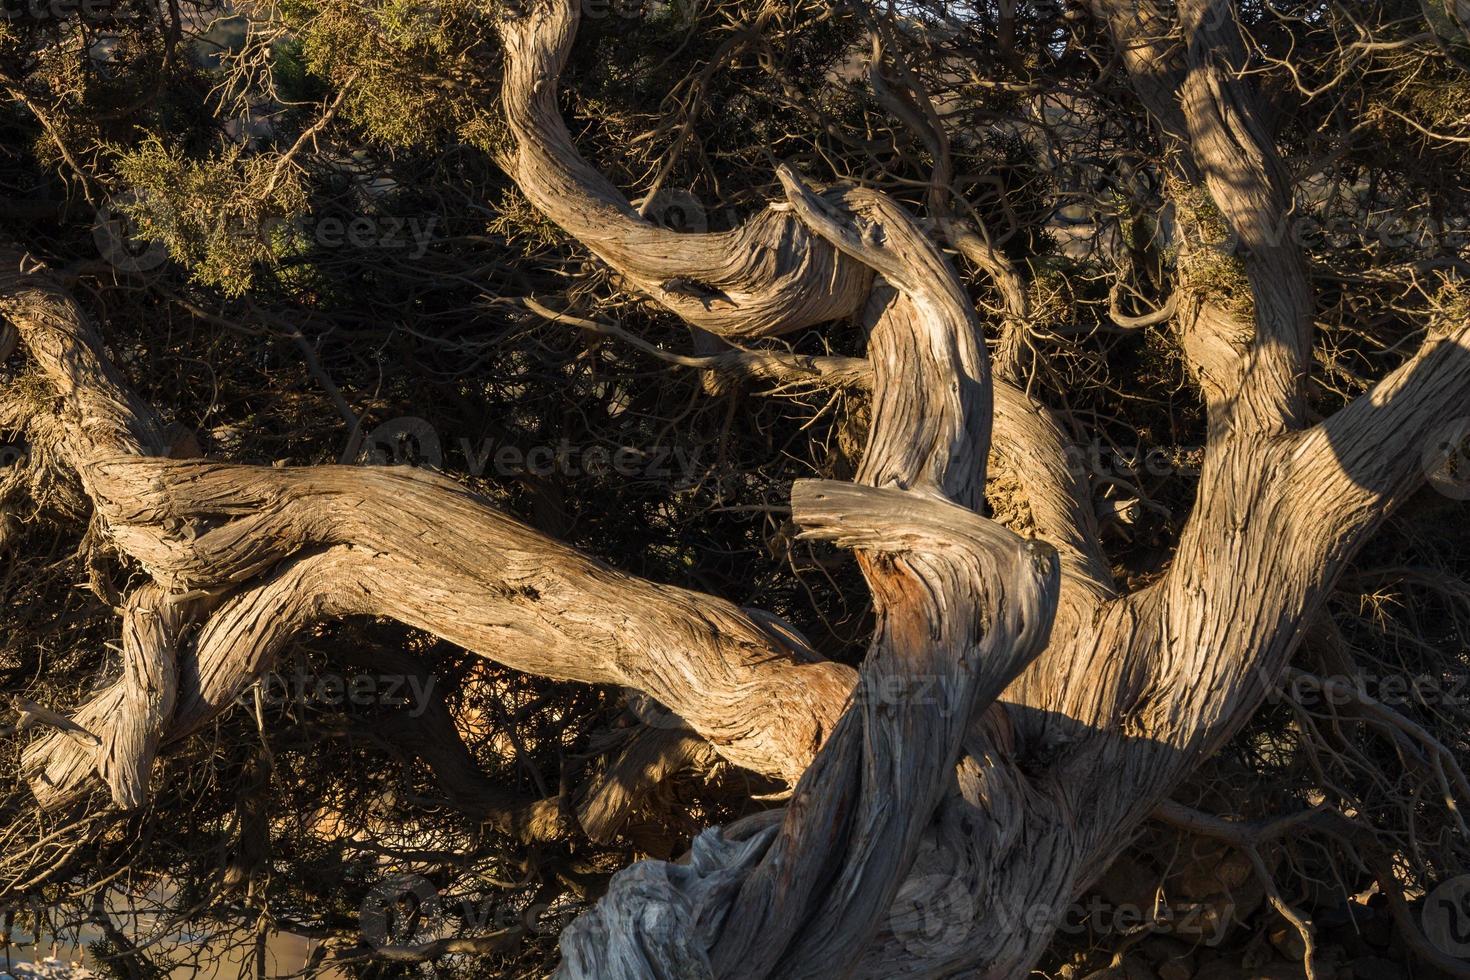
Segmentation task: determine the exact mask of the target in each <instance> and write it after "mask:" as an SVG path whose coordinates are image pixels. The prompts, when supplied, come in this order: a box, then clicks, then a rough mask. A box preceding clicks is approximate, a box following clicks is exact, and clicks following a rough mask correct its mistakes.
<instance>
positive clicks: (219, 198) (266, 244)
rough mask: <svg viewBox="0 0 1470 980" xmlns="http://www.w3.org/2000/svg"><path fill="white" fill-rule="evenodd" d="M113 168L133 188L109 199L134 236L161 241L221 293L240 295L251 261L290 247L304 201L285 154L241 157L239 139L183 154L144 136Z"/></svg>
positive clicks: (263, 260)
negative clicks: (195, 154)
mask: <svg viewBox="0 0 1470 980" xmlns="http://www.w3.org/2000/svg"><path fill="white" fill-rule="evenodd" d="M117 169H118V174H119V176H120V177H121V178H122V179H123V180H124V181H126V182H127V184H128V185H129V186H130V187H131V188H132V189H133V193H132V194H131V195H127V196H124V197H121V198H119V199H117V201H116V202H115V203H116V204H117V206H118V208H119V209H120V210H122V211H124V212H125V213H126V214H127V215H128V216H129V217H130V218H132V220H133V221H134V222H136V225H137V229H138V237H140V238H142V239H145V240H148V241H155V242H161V243H163V244H164V245H165V246H167V247H168V251H169V254H170V255H171V256H172V257H173V258H174V259H175V260H177V261H178V262H181V263H183V264H184V265H185V266H186V267H188V268H189V270H190V272H191V274H192V276H193V278H194V280H195V281H196V282H198V283H200V284H202V285H207V286H213V287H216V288H218V289H219V290H220V291H221V292H222V293H224V294H225V295H226V296H239V295H242V294H243V293H244V292H245V291H246V290H248V289H249V288H250V286H251V284H252V283H253V282H254V277H255V270H256V267H257V266H258V265H260V264H262V263H269V262H271V261H273V260H274V259H275V258H276V257H277V256H278V255H279V254H280V252H281V251H282V249H284V248H286V247H289V245H290V240H289V239H290V231H289V228H290V222H291V221H292V220H293V219H295V218H297V217H299V216H300V215H301V213H302V210H303V207H304V205H305V196H304V194H303V192H302V189H301V184H300V182H299V180H298V179H297V177H296V176H295V174H294V173H293V172H292V167H291V164H290V162H289V161H285V160H284V159H283V158H282V157H279V156H274V155H258V156H248V157H247V156H245V155H244V150H243V147H241V146H239V145H238V144H237V145H231V146H226V147H224V148H223V149H221V150H220V151H219V152H218V153H216V154H213V155H211V156H209V157H207V158H205V159H188V158H186V157H185V156H184V155H183V154H181V153H179V152H178V151H176V150H170V149H169V148H168V147H166V146H165V145H164V143H163V141H162V140H161V139H158V138H150V139H148V140H145V141H144V142H143V143H142V145H140V146H139V147H138V148H137V149H135V150H130V151H127V152H124V153H123V154H122V155H121V157H120V158H119V160H118V167H117Z"/></svg>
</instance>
